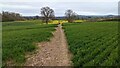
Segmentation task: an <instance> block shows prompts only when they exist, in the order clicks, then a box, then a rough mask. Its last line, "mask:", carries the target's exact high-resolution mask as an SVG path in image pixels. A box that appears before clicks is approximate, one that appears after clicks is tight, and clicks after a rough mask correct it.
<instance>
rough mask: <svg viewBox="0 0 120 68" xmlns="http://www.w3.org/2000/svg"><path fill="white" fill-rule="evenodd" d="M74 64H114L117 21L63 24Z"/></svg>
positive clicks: (116, 46) (116, 59)
mask: <svg viewBox="0 0 120 68" xmlns="http://www.w3.org/2000/svg"><path fill="white" fill-rule="evenodd" d="M63 25H64V27H63V28H64V29H65V34H66V37H67V41H68V45H69V50H70V51H71V52H72V54H73V58H72V61H73V64H74V66H116V65H117V64H118V63H119V60H118V35H119V33H118V22H113V21H111V22H94V23H66V24H63Z"/></svg>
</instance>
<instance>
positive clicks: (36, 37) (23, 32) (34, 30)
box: [2, 21, 56, 64]
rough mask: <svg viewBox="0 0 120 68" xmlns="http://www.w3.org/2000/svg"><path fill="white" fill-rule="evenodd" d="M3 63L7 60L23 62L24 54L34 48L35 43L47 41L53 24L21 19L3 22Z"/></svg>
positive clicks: (53, 26)
mask: <svg viewBox="0 0 120 68" xmlns="http://www.w3.org/2000/svg"><path fill="white" fill-rule="evenodd" d="M2 27H3V29H2V30H3V32H2V33H3V35H2V38H3V39H2V47H3V53H2V57H3V64H5V63H6V62H8V61H13V62H17V63H23V62H24V61H25V54H26V53H27V52H31V51H34V50H35V49H36V46H35V44H36V43H38V42H42V41H49V38H50V37H51V36H52V32H53V31H54V30H55V27H56V25H55V24H49V25H44V24H41V22H35V21H33V22H31V21H24V22H23V21H21V22H3V24H2Z"/></svg>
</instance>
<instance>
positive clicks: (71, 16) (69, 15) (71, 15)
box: [65, 9, 77, 22]
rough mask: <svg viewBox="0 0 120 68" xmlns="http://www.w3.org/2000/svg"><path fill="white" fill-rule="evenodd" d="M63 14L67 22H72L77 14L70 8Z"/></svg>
mask: <svg viewBox="0 0 120 68" xmlns="http://www.w3.org/2000/svg"><path fill="white" fill-rule="evenodd" d="M65 16H66V19H67V20H68V22H73V21H74V20H75V19H76V18H77V14H76V13H75V12H73V11H72V10H70V9H69V10H67V11H66V12H65Z"/></svg>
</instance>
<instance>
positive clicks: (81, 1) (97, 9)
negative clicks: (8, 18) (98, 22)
mask: <svg viewBox="0 0 120 68" xmlns="http://www.w3.org/2000/svg"><path fill="white" fill-rule="evenodd" d="M118 2H119V0H19V1H18V0H11V1H10V0H1V1H0V9H1V10H2V11H10V12H18V13H20V14H22V15H23V16H35V15H40V9H41V8H42V7H45V6H49V7H50V8H52V9H53V10H54V11H55V15H56V16H64V13H65V11H66V10H67V9H71V10H73V11H74V12H76V13H77V14H79V15H117V14H118Z"/></svg>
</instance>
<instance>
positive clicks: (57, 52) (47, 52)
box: [25, 25, 71, 66]
mask: <svg viewBox="0 0 120 68" xmlns="http://www.w3.org/2000/svg"><path fill="white" fill-rule="evenodd" d="M53 35H54V36H53V38H51V40H50V42H42V43H38V47H39V48H38V50H37V53H36V54H33V55H32V56H30V57H29V58H28V59H27V61H26V63H25V66H71V61H70V56H71V55H70V52H69V51H68V47H67V42H66V38H65V35H64V31H63V29H62V26H61V25H58V27H57V28H56V31H55V32H54V33H53Z"/></svg>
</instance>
